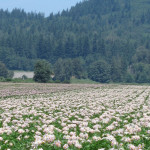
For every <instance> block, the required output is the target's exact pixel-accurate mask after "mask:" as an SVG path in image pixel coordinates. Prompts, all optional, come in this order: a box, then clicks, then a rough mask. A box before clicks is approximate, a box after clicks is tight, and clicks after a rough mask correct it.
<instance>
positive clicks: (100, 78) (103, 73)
mask: <svg viewBox="0 0 150 150" xmlns="http://www.w3.org/2000/svg"><path fill="white" fill-rule="evenodd" d="M88 77H89V78H90V79H91V80H94V81H97V82H101V83H108V82H109V81H110V66H109V65H108V64H107V63H106V62H105V61H102V60H99V61H97V62H94V63H93V64H91V66H90V67H89V69H88Z"/></svg>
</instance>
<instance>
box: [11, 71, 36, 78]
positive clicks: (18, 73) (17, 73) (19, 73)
mask: <svg viewBox="0 0 150 150" xmlns="http://www.w3.org/2000/svg"><path fill="white" fill-rule="evenodd" d="M23 75H25V76H27V77H28V78H33V76H34V72H33V71H14V76H13V78H22V76H23Z"/></svg>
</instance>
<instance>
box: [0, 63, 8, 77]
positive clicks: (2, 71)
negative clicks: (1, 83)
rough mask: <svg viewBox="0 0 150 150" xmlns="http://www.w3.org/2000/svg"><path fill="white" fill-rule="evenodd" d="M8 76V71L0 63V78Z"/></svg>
mask: <svg viewBox="0 0 150 150" xmlns="http://www.w3.org/2000/svg"><path fill="white" fill-rule="evenodd" d="M8 75H9V72H8V69H7V68H6V66H5V64H3V63H2V62H0V77H3V78H7V77H8Z"/></svg>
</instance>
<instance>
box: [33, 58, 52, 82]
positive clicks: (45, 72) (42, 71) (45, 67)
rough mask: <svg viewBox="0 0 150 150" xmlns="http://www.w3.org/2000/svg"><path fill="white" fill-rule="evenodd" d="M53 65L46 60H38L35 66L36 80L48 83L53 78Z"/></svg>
mask: <svg viewBox="0 0 150 150" xmlns="http://www.w3.org/2000/svg"><path fill="white" fill-rule="evenodd" d="M51 73H52V71H51V66H50V63H49V62H47V61H46V60H38V61H37V62H36V64H35V66H34V77H33V79H34V81H36V82H43V83H46V82H48V81H49V80H50V78H51V76H50V75H51Z"/></svg>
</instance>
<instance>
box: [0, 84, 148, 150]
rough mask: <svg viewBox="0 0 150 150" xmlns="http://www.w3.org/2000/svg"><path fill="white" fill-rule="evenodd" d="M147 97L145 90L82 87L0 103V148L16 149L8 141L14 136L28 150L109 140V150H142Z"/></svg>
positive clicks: (77, 147) (144, 147) (146, 129)
mask: <svg viewBox="0 0 150 150" xmlns="http://www.w3.org/2000/svg"><path fill="white" fill-rule="evenodd" d="M57 86H59V85H57ZM64 86H65V85H64ZM70 86H71V85H70ZM78 86H79V85H78ZM26 88H27V87H26ZM46 93H47V92H46ZM149 94H150V87H149V86H135V85H134V86H133V85H132V86H131V85H109V86H108V85H102V86H101V85H97V86H93V87H89V88H88V86H87V85H86V88H85V86H84V88H83V89H81V88H79V89H77V88H76V90H75V89H72V90H68V91H60V92H54V93H51V94H41V95H36V96H34V95H29V96H20V97H17V98H16V97H10V98H9V97H8V98H5V99H1V100H0V149H4V148H3V146H4V145H7V149H11V148H14V147H15V142H13V139H11V138H10V137H15V138H16V139H15V140H14V141H16V140H17V141H18V143H19V142H20V143H21V142H22V141H24V140H26V141H28V140H29V141H30V142H29V143H28V147H27V149H34V150H36V149H38V150H42V149H43V150H44V146H46V145H49V146H52V147H54V148H56V149H57V148H59V149H68V150H69V149H71V148H72V147H74V148H76V149H82V148H84V147H83V145H84V143H87V145H88V144H89V146H90V145H92V143H96V142H97V143H100V142H101V141H108V142H109V143H110V150H112V149H116V150H117V149H120V150H121V149H129V150H144V149H146V147H147V146H149V147H150V97H149ZM14 135H15V136H14ZM30 139H32V140H30ZM143 139H146V140H147V141H149V145H145V143H144V140H143ZM26 146H27V145H26ZM98 149H99V150H101V149H105V147H99V148H98Z"/></svg>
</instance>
